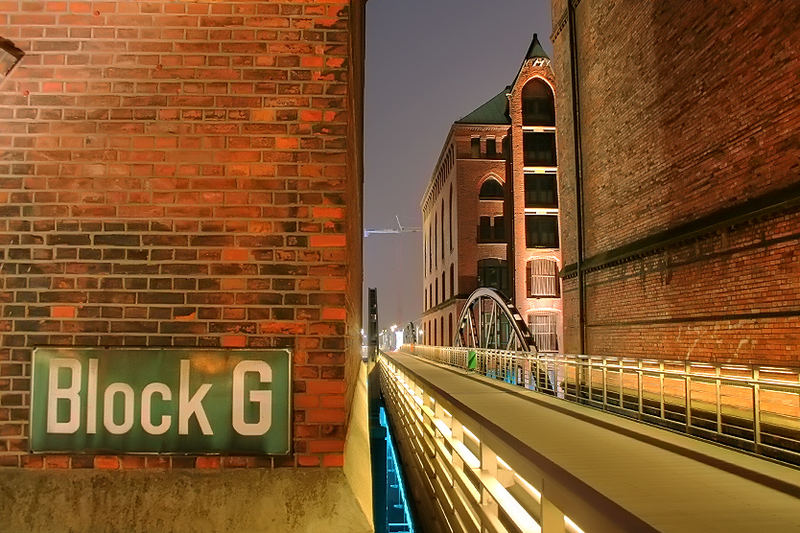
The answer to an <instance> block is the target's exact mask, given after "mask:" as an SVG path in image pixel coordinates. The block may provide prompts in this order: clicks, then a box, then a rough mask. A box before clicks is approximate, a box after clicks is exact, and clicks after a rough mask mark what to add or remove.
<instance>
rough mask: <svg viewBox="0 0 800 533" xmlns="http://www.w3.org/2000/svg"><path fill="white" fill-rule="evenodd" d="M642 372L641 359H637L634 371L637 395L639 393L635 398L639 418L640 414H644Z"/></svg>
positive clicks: (640, 417)
mask: <svg viewBox="0 0 800 533" xmlns="http://www.w3.org/2000/svg"><path fill="white" fill-rule="evenodd" d="M643 372H644V369H643V366H642V360H641V359H639V364H638V370H637V372H636V385H637V388H638V395H639V396H638V398H637V400H638V401H639V420H641V419H642V415H643V414H644V391H643V390H642V389H643V386H644V385H643V381H644V376H643V375H642V373H643Z"/></svg>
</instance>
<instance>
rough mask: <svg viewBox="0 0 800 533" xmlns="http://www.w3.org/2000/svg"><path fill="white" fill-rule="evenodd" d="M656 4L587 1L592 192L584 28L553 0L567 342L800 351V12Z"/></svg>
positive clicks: (589, 348)
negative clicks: (574, 61) (799, 50)
mask: <svg viewBox="0 0 800 533" xmlns="http://www.w3.org/2000/svg"><path fill="white" fill-rule="evenodd" d="M642 7H643V6H641V5H638V4H637V5H636V6H634V5H633V4H632V3H630V2H624V1H612V2H606V1H603V2H599V1H595V0H583V1H582V2H580V3H579V4H578V5H577V8H575V9H576V10H575V17H574V21H575V24H574V41H575V44H576V52H577V55H576V57H577V58H578V60H577V64H576V66H577V79H578V82H577V85H576V86H577V88H578V94H579V101H578V110H577V111H578V113H579V114H580V116H581V117H582V120H581V123H580V125H579V126H580V153H581V154H582V157H581V158H580V160H579V162H578V164H579V165H580V167H579V170H580V180H581V185H582V194H581V195H578V193H576V186H575V185H576V176H578V173H577V172H576V157H575V154H576V149H575V146H576V145H575V142H574V136H573V122H572V120H573V117H574V113H573V104H574V100H573V98H572V93H573V83H572V75H573V73H572V72H571V68H570V66H571V59H570V58H571V54H570V31H573V27H572V25H571V24H570V20H569V17H568V16H567V15H568V12H567V2H566V1H561V0H557V1H554V2H553V20H554V21H555V28H554V37H553V41H554V46H555V55H556V58H557V59H558V60H557V61H556V62H555V64H554V70H555V74H556V77H557V79H558V80H559V87H560V89H561V90H560V91H559V93H558V98H557V99H558V102H557V109H558V115H557V116H558V132H559V133H558V149H559V154H558V155H559V163H560V169H561V177H562V179H561V183H560V186H561V190H560V193H561V201H562V229H561V231H562V241H563V244H564V246H563V250H564V263H565V265H566V268H565V270H564V272H563V275H564V312H565V338H566V351H569V352H575V351H579V350H581V349H583V350H584V351H585V352H587V353H592V354H607V355H611V354H613V355H622V356H625V355H632V356H648V357H664V358H671V359H674V358H687V359H715V360H721V361H737V362H753V361H761V362H766V361H775V362H780V363H787V362H792V363H797V362H798V361H800V358H799V357H798V354H797V350H796V347H797V346H798V344H800V328H798V324H800V322H798V317H800V308H798V306H797V296H798V294H800V262H798V260H797V255H796V253H795V252H796V249H797V245H798V239H800V232H799V231H798V228H800V213H798V210H797V205H798V203H800V202H798V197H800V191H798V169H799V168H800V163H799V162H800V134H799V132H800V96H798V92H797V91H796V89H795V86H796V82H797V73H798V72H799V71H800V56H798V54H797V53H796V50H795V49H796V46H794V45H793V44H791V43H795V44H796V43H797V42H798V31H797V28H798V24H799V23H800V10H798V9H797V4H796V3H795V2H792V1H789V0H787V1H779V2H773V3H770V4H764V3H759V4H756V3H752V2H735V5H730V6H721V5H718V4H716V3H710V4H703V5H696V6H693V7H692V9H690V10H687V9H685V8H684V6H679V5H677V4H671V3H669V2H667V3H663V2H662V3H651V4H649V5H647V6H645V8H644V9H643V8H642ZM579 213H580V214H581V215H582V219H583V220H582V222H583V223H582V228H583V229H582V235H583V240H584V245H583V257H582V258H580V261H581V262H582V269H581V271H582V274H581V276H578V269H577V263H578V261H579V257H578V252H577V251H578V242H577V241H578V233H577V232H578V231H579V230H578V223H577V217H576V215H577V214H579ZM580 278H582V282H583V286H584V293H585V297H584V308H585V313H584V316H583V324H582V323H581V313H580V308H581V305H580V300H579V279H580ZM581 330H583V332H584V336H585V344H584V346H583V347H581V345H580V337H581V335H580V333H581Z"/></svg>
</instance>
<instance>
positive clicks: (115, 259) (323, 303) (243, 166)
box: [0, 0, 363, 468]
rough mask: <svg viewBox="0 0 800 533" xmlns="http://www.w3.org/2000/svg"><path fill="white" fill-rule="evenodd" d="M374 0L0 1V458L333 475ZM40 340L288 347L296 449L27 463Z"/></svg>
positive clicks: (353, 295) (347, 353)
mask: <svg viewBox="0 0 800 533" xmlns="http://www.w3.org/2000/svg"><path fill="white" fill-rule="evenodd" d="M362 4H363V2H360V1H354V2H353V5H352V6H350V2H349V1H347V0H331V1H324V2H322V1H319V2H299V1H291V0H284V1H277V0H275V1H273V0H271V1H261V2H256V1H239V2H232V1H216V2H194V1H192V2H189V1H159V0H156V1H150V2H140V1H120V2H78V1H24V2H23V1H8V0H2V1H0V36H2V37H5V38H8V39H10V40H12V41H13V42H14V43H15V44H16V45H17V46H18V47H19V48H21V49H23V50H24V51H26V54H27V55H26V56H25V58H24V59H23V61H22V62H21V63H20V65H19V66H18V67H17V69H16V70H15V71H13V72H12V75H11V76H10V77H9V78H7V79H5V80H4V81H2V83H0V213H2V219H0V257H1V258H2V266H1V267H0V268H1V269H2V277H1V278H0V309H1V310H2V316H1V317H0V334H1V335H2V336H1V337H0V464H2V465H7V466H17V465H24V466H31V467H42V466H45V467H47V468H51V467H52V468H63V467H70V466H71V467H73V468H79V467H92V466H94V467H99V468H120V467H121V468H140V467H144V466H147V467H151V466H152V467H170V466H172V467H184V466H196V467H198V468H206V467H208V468H219V467H220V466H223V467H236V466H269V465H274V466H295V465H299V466H318V465H321V466H341V465H342V461H343V455H342V452H343V447H344V439H345V431H346V417H347V405H348V401H349V395H350V394H351V392H350V391H351V388H350V387H349V386H348V385H349V383H348V381H347V380H346V379H345V373H346V369H347V370H348V372H347V374H348V375H349V376H352V375H353V373H354V370H353V369H354V368H356V365H355V363H354V361H356V360H357V359H356V358H357V357H358V355H357V354H358V351H357V345H358V340H357V339H358V338H357V337H356V340H355V341H353V342H350V340H349V338H348V333H352V332H353V331H356V332H357V331H358V328H359V324H360V309H361V305H360V289H361V275H360V272H361V271H360V268H361V267H360V257H361V248H360V247H361V243H360V225H361V220H360V219H361V210H360V209H361V208H360V191H361V180H360V172H361V164H360V141H361V131H360V126H359V124H360V102H361V93H360V86H361V83H362V81H361V80H362V74H361V67H360V65H361V61H363V56H362V52H361V47H362V46H363V40H361V31H362V26H363V5H362ZM351 34H352V35H354V38H353V39H350V38H349V36H350V35H351ZM42 345H64V346H150V347H154V346H189V347H193V346H197V347H221V348H240V347H247V348H256V349H257V348H262V347H263V348H272V347H278V348H284V347H285V348H290V349H291V350H293V354H294V355H293V357H294V366H293V372H294V379H295V381H294V385H293V386H294V391H295V394H294V443H293V449H294V454H293V455H291V456H289V457H286V458H275V459H269V458H264V457H222V458H219V457H199V458H194V457H167V456H135V457H134V456H124V457H116V456H95V457H92V456H46V457H42V456H32V455H28V454H27V453H26V450H27V439H26V435H27V433H28V424H27V421H28V408H29V392H28V391H29V387H30V378H29V376H30V357H31V350H32V348H34V347H36V346H42ZM348 360H349V361H350V363H348Z"/></svg>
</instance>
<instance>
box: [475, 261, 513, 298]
mask: <svg viewBox="0 0 800 533" xmlns="http://www.w3.org/2000/svg"><path fill="white" fill-rule="evenodd" d="M478 285H479V286H480V287H493V288H495V289H497V290H499V291H500V292H502V293H504V294H509V291H508V289H509V282H508V263H506V261H503V260H500V259H482V260H480V261H478Z"/></svg>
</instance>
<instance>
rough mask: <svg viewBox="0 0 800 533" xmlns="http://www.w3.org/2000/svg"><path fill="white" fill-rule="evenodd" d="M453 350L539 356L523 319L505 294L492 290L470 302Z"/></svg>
mask: <svg viewBox="0 0 800 533" xmlns="http://www.w3.org/2000/svg"><path fill="white" fill-rule="evenodd" d="M453 346H462V347H465V348H487V349H496V350H513V351H520V352H536V351H537V349H536V343H535V342H534V340H533V336H532V335H531V334H530V331H528V326H527V324H525V321H524V320H523V319H522V316H521V315H520V314H519V312H518V311H517V308H516V307H514V304H513V303H511V300H509V299H508V298H506V297H505V296H504V295H503V293H501V292H500V291H498V290H496V289H492V288H489V287H481V288H480V289H477V290H475V291H474V292H473V293H472V294H470V295H469V297H468V298H467V301H466V303H465V304H464V309H463V310H462V311H461V315H460V316H459V319H458V329H457V331H456V333H455V338H454V339H453Z"/></svg>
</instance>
